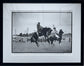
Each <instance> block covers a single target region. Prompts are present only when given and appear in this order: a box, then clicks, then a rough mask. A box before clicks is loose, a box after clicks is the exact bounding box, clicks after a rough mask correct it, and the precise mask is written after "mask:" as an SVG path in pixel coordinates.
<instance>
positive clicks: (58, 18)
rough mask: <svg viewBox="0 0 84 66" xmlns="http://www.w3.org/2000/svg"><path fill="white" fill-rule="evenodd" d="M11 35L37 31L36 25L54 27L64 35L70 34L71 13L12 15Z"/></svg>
mask: <svg viewBox="0 0 84 66" xmlns="http://www.w3.org/2000/svg"><path fill="white" fill-rule="evenodd" d="M12 16H13V34H15V33H16V34H19V33H32V32H34V31H37V23H38V22H40V25H41V26H43V27H50V28H53V25H54V26H55V27H56V29H57V31H59V30H60V29H62V30H63V31H64V33H71V13H34V12H33V13H29V12H28V13H22V12H21V13H17V12H14V13H13V15H12Z"/></svg>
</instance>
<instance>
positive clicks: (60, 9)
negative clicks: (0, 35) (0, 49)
mask: <svg viewBox="0 0 84 66" xmlns="http://www.w3.org/2000/svg"><path fill="white" fill-rule="evenodd" d="M81 47H82V44H81V4H78V3H77V4H65V3H64V4H61V3H59V4H56V3H51V4H50V3H44V4H41V3H35V4H32V3H26V4H24V3H17V4H16V3H12V4H10V3H4V4H3V62H4V63H80V62H81Z"/></svg>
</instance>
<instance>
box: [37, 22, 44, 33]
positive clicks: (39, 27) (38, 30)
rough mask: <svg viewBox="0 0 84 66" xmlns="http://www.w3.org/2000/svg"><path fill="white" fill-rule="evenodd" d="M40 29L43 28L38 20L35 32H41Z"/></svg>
mask: <svg viewBox="0 0 84 66" xmlns="http://www.w3.org/2000/svg"><path fill="white" fill-rule="evenodd" d="M42 29H43V27H42V26H41V25H40V22H38V24H37V32H38V34H40V33H41V30H42Z"/></svg>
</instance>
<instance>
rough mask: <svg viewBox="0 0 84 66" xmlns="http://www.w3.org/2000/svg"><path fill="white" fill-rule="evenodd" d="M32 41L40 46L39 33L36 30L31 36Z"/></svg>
mask: <svg viewBox="0 0 84 66" xmlns="http://www.w3.org/2000/svg"><path fill="white" fill-rule="evenodd" d="M30 40H31V42H35V43H36V45H37V47H39V45H38V35H37V32H34V33H33V35H32V37H31V39H30Z"/></svg>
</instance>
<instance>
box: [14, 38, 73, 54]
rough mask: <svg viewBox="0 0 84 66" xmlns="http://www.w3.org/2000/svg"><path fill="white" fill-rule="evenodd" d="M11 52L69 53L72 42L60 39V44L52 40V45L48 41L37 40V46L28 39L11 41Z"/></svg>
mask: <svg viewBox="0 0 84 66" xmlns="http://www.w3.org/2000/svg"><path fill="white" fill-rule="evenodd" d="M12 52H14V53H18V52H19V53H33V52H34V53H37V52H38V53H71V52H72V44H71V42H69V40H68V39H66V40H62V42H61V44H59V42H58V41H54V45H51V44H49V43H48V42H39V47H37V46H36V44H35V43H31V42H30V41H28V42H27V41H24V42H19V41H17V42H16V41H13V42H12Z"/></svg>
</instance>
